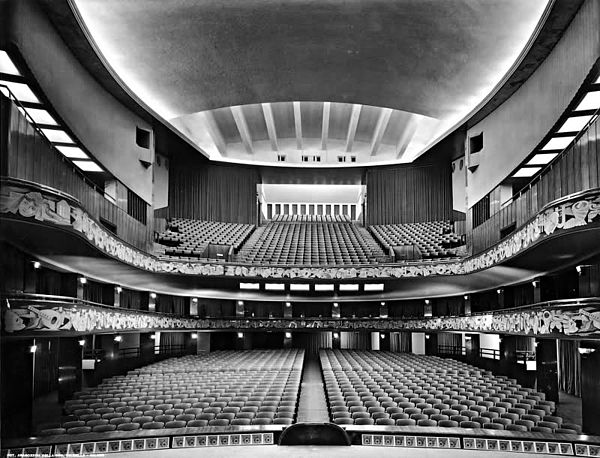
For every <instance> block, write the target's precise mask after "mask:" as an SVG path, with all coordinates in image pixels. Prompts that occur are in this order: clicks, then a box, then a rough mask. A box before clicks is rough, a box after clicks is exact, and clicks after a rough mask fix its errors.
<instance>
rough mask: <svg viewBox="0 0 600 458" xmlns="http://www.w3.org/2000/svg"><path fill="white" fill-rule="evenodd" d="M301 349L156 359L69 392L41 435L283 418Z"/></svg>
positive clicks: (292, 399) (292, 400)
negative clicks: (57, 415) (60, 415)
mask: <svg viewBox="0 0 600 458" xmlns="http://www.w3.org/2000/svg"><path fill="white" fill-rule="evenodd" d="M303 359H304V351H303V350H296V349H285V350H250V351H241V352H239V351H238V352H233V351H229V352H227V351H220V352H214V353H209V354H207V355H201V356H199V355H194V356H185V357H182V358H172V359H168V360H165V361H161V362H158V363H155V364H152V365H149V366H146V367H144V368H141V369H138V370H134V371H130V372H129V373H128V374H127V375H124V376H115V377H111V378H109V379H105V380H104V381H103V382H102V383H101V384H99V385H98V386H97V387H95V388H92V389H88V390H85V391H81V392H77V393H75V395H74V397H73V399H71V400H69V401H67V402H66V403H65V405H64V411H65V414H66V416H65V417H64V418H63V420H62V421H61V422H60V423H59V424H52V425H46V427H45V428H44V429H43V430H42V431H41V434H43V435H55V434H65V433H66V434H78V433H84V432H106V431H115V430H120V431H122V430H125V431H131V430H136V429H162V428H184V427H201V426H228V425H269V424H291V423H293V421H294V420H295V418H296V409H297V404H298V394H299V391H300V379H301V375H302V364H303Z"/></svg>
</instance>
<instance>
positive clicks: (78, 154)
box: [54, 145, 89, 159]
mask: <svg viewBox="0 0 600 458" xmlns="http://www.w3.org/2000/svg"><path fill="white" fill-rule="evenodd" d="M54 147H55V148H56V149H57V150H58V151H59V152H60V153H61V154H63V155H64V156H65V157H68V158H69V159H89V156H88V155H87V154H85V152H83V150H82V149H81V148H79V147H78V146H67V145H55V146H54Z"/></svg>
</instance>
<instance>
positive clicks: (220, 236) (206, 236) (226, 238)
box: [158, 218, 255, 257]
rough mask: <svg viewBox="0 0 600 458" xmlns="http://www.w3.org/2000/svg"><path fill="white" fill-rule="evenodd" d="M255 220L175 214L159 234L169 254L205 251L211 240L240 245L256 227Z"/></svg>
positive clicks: (180, 254) (159, 238) (161, 242)
mask: <svg viewBox="0 0 600 458" xmlns="http://www.w3.org/2000/svg"><path fill="white" fill-rule="evenodd" d="M254 227H255V226H254V225H253V224H237V223H220V222H217V221H200V220H193V219H184V218H173V219H172V220H171V221H170V222H169V226H168V228H167V230H166V231H164V232H162V233H161V234H159V236H158V242H159V243H160V244H161V245H164V246H165V248H164V254H165V255H167V256H195V257H199V256H202V255H203V254H204V251H205V249H206V247H207V246H208V244H215V245H229V246H233V247H234V248H235V249H238V248H239V247H240V246H241V245H242V244H243V243H244V241H245V240H246V239H247V238H248V236H249V235H250V234H251V233H252V231H253V230H254Z"/></svg>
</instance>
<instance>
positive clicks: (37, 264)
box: [33, 261, 42, 269]
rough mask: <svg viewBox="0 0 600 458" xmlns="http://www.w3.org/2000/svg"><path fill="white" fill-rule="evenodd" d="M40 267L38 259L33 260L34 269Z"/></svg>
mask: <svg viewBox="0 0 600 458" xmlns="http://www.w3.org/2000/svg"><path fill="white" fill-rule="evenodd" d="M40 267H42V264H41V263H40V261H33V268H34V269H39V268H40Z"/></svg>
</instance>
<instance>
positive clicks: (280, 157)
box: [277, 154, 286, 162]
mask: <svg viewBox="0 0 600 458" xmlns="http://www.w3.org/2000/svg"><path fill="white" fill-rule="evenodd" d="M285 160H286V156H285V154H278V155H277V162H285Z"/></svg>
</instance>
